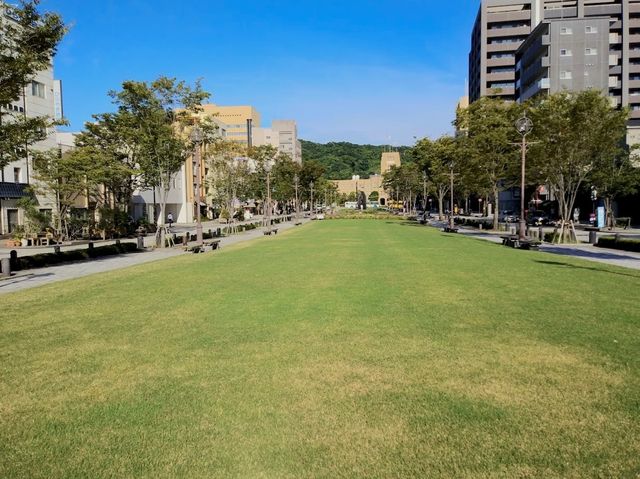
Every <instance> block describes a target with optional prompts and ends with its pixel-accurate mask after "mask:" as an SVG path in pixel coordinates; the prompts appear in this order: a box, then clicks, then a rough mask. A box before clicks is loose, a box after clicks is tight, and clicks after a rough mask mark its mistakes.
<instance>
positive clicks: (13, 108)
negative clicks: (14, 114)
mask: <svg viewBox="0 0 640 479" xmlns="http://www.w3.org/2000/svg"><path fill="white" fill-rule="evenodd" d="M2 107H3V108H6V109H7V110H9V111H19V112H20V113H24V107H21V106H18V105H12V104H10V103H9V104H7V105H2Z"/></svg>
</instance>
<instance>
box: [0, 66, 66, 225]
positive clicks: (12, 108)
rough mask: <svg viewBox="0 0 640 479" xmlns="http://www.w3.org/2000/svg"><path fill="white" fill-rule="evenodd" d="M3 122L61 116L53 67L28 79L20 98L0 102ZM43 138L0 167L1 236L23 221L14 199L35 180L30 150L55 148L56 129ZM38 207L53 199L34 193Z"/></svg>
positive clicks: (49, 205) (46, 207)
mask: <svg viewBox="0 0 640 479" xmlns="http://www.w3.org/2000/svg"><path fill="white" fill-rule="evenodd" d="M0 109H2V110H3V112H8V113H9V114H7V115H3V121H11V116H14V117H15V116H18V115H24V116H25V117H36V116H47V117H49V118H52V119H54V118H55V119H60V118H62V114H63V111H62V85H61V83H60V81H59V80H54V78H53V66H51V67H50V68H48V69H46V70H44V71H41V72H38V73H37V74H36V76H35V77H34V78H33V80H32V81H31V82H29V83H28V84H27V85H25V86H24V88H23V94H22V95H21V97H20V98H19V99H18V100H17V101H15V102H13V103H11V104H8V105H0ZM46 135H47V137H46V139H45V140H43V141H40V142H38V143H36V144H35V145H32V146H29V147H28V148H26V152H25V156H24V158H22V159H20V160H17V161H13V162H11V163H9V164H8V165H6V166H5V167H4V168H2V169H1V170H0V235H2V234H9V233H11V232H12V231H13V230H14V229H15V227H16V226H17V225H22V224H24V215H23V212H22V210H21V209H20V208H18V205H17V202H18V200H19V199H20V198H22V197H24V196H26V195H27V193H26V190H27V188H28V187H29V186H30V185H31V184H32V183H33V182H34V175H33V165H32V155H31V151H32V150H40V151H44V150H48V149H51V148H56V146H57V140H56V129H55V128H54V127H52V128H48V129H47V131H46ZM37 199H38V202H39V203H40V209H42V210H51V209H52V208H53V204H52V201H50V199H48V198H46V197H42V196H37Z"/></svg>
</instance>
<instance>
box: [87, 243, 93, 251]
mask: <svg viewBox="0 0 640 479" xmlns="http://www.w3.org/2000/svg"><path fill="white" fill-rule="evenodd" d="M88 246H89V250H92V249H93V241H90V242H89V245H88Z"/></svg>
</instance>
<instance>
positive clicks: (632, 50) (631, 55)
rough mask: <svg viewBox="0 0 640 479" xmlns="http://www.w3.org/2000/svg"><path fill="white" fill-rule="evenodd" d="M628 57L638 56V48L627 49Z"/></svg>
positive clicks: (639, 50)
mask: <svg viewBox="0 0 640 479" xmlns="http://www.w3.org/2000/svg"><path fill="white" fill-rule="evenodd" d="M629 58H640V48H639V49H635V48H634V49H631V48H630V49H629Z"/></svg>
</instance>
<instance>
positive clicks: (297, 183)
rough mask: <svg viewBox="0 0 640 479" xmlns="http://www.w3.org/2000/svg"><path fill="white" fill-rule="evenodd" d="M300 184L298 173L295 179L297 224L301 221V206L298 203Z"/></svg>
mask: <svg viewBox="0 0 640 479" xmlns="http://www.w3.org/2000/svg"><path fill="white" fill-rule="evenodd" d="M299 184H300V177H299V176H298V174H297V173H296V175H295V176H294V177H293V185H294V187H295V190H296V222H298V221H300V206H299V203H298V187H299Z"/></svg>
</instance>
